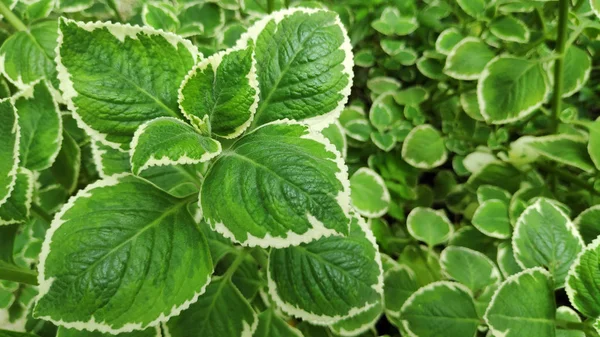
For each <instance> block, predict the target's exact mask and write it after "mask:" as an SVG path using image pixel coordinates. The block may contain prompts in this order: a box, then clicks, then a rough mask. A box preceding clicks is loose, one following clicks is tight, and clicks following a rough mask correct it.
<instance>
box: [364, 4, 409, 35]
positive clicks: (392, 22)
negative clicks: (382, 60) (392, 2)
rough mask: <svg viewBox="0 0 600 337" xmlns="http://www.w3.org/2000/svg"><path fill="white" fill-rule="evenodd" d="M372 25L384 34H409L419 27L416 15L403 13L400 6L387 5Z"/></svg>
mask: <svg viewBox="0 0 600 337" xmlns="http://www.w3.org/2000/svg"><path fill="white" fill-rule="evenodd" d="M371 26H372V27H373V28H374V29H375V30H376V31H378V32H380V33H381V34H383V35H400V36H404V35H408V34H410V33H412V32H414V31H415V30H416V29H417V28H418V27H419V22H418V21H417V18H416V17H415V16H414V15H402V14H401V13H400V11H399V10H398V8H395V7H386V8H385V9H384V10H383V12H382V13H381V16H380V17H379V19H377V20H375V21H373V22H372V23H371Z"/></svg>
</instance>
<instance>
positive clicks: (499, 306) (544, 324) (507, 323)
mask: <svg viewBox="0 0 600 337" xmlns="http://www.w3.org/2000/svg"><path fill="white" fill-rule="evenodd" d="M555 310H556V304H555V300H554V283H553V281H552V276H551V275H550V273H548V272H547V271H546V270H545V269H543V268H540V267H536V268H531V269H527V270H524V271H522V272H520V273H518V274H515V275H512V276H510V277H508V278H507V279H506V281H504V282H503V283H502V285H501V286H500V288H498V290H497V291H496V293H495V294H494V297H493V298H492V302H491V303H490V305H489V307H488V309H487V311H486V313H485V316H484V319H485V321H486V323H487V325H488V327H489V329H490V331H491V332H492V333H493V335H494V336H505V337H521V336H540V337H542V336H544V337H545V336H548V337H554V329H555V327H554V325H555V322H554V316H555Z"/></svg>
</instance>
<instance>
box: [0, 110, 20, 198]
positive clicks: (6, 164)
mask: <svg viewBox="0 0 600 337" xmlns="http://www.w3.org/2000/svg"><path fill="white" fill-rule="evenodd" d="M20 139H21V130H20V128H19V117H18V115H17V112H16V111H15V108H14V106H13V105H12V103H11V102H10V101H9V100H8V99H4V100H0V158H2V160H0V206H1V205H2V204H4V203H5V202H6V200H7V199H8V197H9V196H10V193H11V192H12V190H13V188H14V186H15V180H16V179H17V169H18V168H19V141H20Z"/></svg>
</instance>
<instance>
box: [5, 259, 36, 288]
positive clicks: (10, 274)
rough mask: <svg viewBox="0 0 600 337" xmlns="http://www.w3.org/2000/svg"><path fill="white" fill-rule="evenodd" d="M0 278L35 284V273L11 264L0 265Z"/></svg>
mask: <svg viewBox="0 0 600 337" xmlns="http://www.w3.org/2000/svg"><path fill="white" fill-rule="evenodd" d="M0 280H7V281H13V282H18V283H26V284H31V285H37V284H38V283H37V273H36V272H34V271H33V270H28V269H24V268H21V267H18V266H15V265H12V264H8V263H2V264H1V265H0Z"/></svg>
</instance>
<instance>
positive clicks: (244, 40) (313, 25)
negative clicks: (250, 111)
mask: <svg viewBox="0 0 600 337" xmlns="http://www.w3.org/2000/svg"><path fill="white" fill-rule="evenodd" d="M292 32H293V33H292ZM250 41H254V45H255V58H256V74H257V77H258V82H259V87H260V100H259V102H258V109H257V111H256V114H255V117H254V122H253V124H254V125H262V124H265V123H268V122H271V121H275V120H280V119H285V118H289V119H295V120H304V121H306V122H307V123H309V124H310V125H312V126H314V127H316V128H318V129H323V128H324V127H326V126H328V125H329V124H331V123H333V121H334V120H335V119H337V117H339V115H340V113H341V112H342V110H343V108H344V106H345V105H346V102H347V101H348V95H350V87H351V86H352V78H353V77H354V73H353V72H352V63H353V56H352V50H351V49H352V47H351V45H350V39H349V38H348V34H347V33H346V29H345V28H344V26H343V24H342V23H341V21H340V18H339V16H337V14H336V13H335V12H330V11H326V10H322V9H308V8H290V9H286V10H282V11H278V12H274V13H272V14H270V15H268V16H265V17H264V18H262V19H261V20H259V21H258V22H256V23H255V24H254V25H253V26H252V27H250V28H249V29H248V32H247V33H245V34H243V35H242V37H241V38H240V40H239V41H238V44H237V45H238V46H239V47H241V48H244V47H246V46H247V45H248V44H249V43H250ZM308 73H310V74H311V76H308V77H307V76H306V75H305V74H308Z"/></svg>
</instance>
